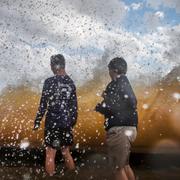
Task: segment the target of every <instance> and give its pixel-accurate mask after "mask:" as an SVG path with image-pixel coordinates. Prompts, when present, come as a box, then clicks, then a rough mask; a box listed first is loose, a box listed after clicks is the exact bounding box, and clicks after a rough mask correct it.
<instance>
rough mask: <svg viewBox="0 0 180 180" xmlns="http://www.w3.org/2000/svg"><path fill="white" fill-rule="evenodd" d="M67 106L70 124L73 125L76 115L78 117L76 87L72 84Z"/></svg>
mask: <svg viewBox="0 0 180 180" xmlns="http://www.w3.org/2000/svg"><path fill="white" fill-rule="evenodd" d="M69 108H70V111H69V112H70V117H71V120H72V126H74V125H75V124H76V122H77V117H78V103H77V95H76V87H75V85H74V84H73V88H72V93H71V97H70V101H69Z"/></svg>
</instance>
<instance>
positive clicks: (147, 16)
mask: <svg viewBox="0 0 180 180" xmlns="http://www.w3.org/2000/svg"><path fill="white" fill-rule="evenodd" d="M163 19H164V13H163V12H161V11H157V12H156V13H153V12H145V13H144V19H143V20H144V25H145V28H146V29H147V30H148V31H152V30H156V28H157V27H159V26H161V25H162V20H163Z"/></svg>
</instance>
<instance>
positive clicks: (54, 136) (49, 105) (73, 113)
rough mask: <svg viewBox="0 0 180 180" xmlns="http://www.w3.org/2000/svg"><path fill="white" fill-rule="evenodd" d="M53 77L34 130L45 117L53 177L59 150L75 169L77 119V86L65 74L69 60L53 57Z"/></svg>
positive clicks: (48, 168)
mask: <svg viewBox="0 0 180 180" xmlns="http://www.w3.org/2000/svg"><path fill="white" fill-rule="evenodd" d="M51 70H52V71H53V73H54V76H53V77H50V78H48V79H46V80H45V82H44V86H43V90H42V96H41V100H40V105H39V109H38V112H37V115H36V119H35V121H34V130H36V129H38V128H39V127H40V121H41V120H42V118H43V116H44V114H45V113H46V118H45V131H44V143H45V146H46V163H45V167H46V171H47V173H48V174H49V175H53V174H54V173H55V155H56V150H57V149H61V152H62V155H63V157H64V160H65V165H66V167H67V168H68V169H70V170H72V169H74V168H75V164H74V161H73V158H72V156H71V153H70V146H71V145H72V144H73V133H72V129H73V126H74V125H75V124H76V120H77V108H78V107H77V97H76V87H75V85H74V82H73V81H72V80H71V78H70V77H69V76H68V75H67V74H66V71H65V59H64V57H63V56H62V55H61V54H57V55H54V56H51Z"/></svg>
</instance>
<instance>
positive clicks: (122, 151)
mask: <svg viewBox="0 0 180 180" xmlns="http://www.w3.org/2000/svg"><path fill="white" fill-rule="evenodd" d="M108 68H109V75H110V77H111V79H112V81H111V82H110V83H109V84H108V86H107V88H106V90H105V91H104V92H103V95H102V97H103V98H104V100H103V101H102V103H99V104H97V106H96V111H97V112H100V113H101V114H103V115H104V116H105V123H104V124H105V129H106V131H107V137H106V144H107V146H108V155H109V156H110V157H111V160H113V161H112V162H113V167H114V168H115V170H116V171H115V179H116V180H128V179H129V180H135V176H134V173H133V171H132V169H131V167H130V165H129V155H130V148H131V142H133V141H134V140H135V138H136V134H137V132H136V127H137V124H138V116H137V100H136V97H135V95H134V92H133V90H132V87H131V85H130V83H129V81H128V79H127V77H126V72H127V63H126V61H125V60H124V59H123V58H118V57H117V58H114V59H112V60H111V61H110V63H109V65H108Z"/></svg>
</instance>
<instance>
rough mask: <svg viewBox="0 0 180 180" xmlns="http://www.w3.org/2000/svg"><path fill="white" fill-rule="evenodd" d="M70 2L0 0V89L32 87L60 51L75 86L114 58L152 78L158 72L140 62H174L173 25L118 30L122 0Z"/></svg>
mask: <svg viewBox="0 0 180 180" xmlns="http://www.w3.org/2000/svg"><path fill="white" fill-rule="evenodd" d="M71 2H72V3H70V1H69V0H64V1H58V0H56V1H40V0H38V1H32V2H31V1H26V3H21V1H10V0H9V1H4V3H2V2H0V4H1V6H0V17H1V19H0V32H1V33H0V36H1V40H0V66H1V69H0V90H1V89H2V88H4V87H7V85H20V84H26V83H30V84H31V85H32V87H37V84H39V83H42V82H41V80H42V79H44V78H46V77H48V76H49V74H50V73H51V72H50V68H49V57H50V56H51V55H52V54H54V53H63V54H64V55H65V58H66V59H67V65H68V66H67V67H68V72H69V73H70V74H71V73H72V76H73V79H75V81H76V82H77V83H78V85H81V84H82V83H83V82H85V81H86V80H89V79H92V78H93V76H94V70H100V69H98V66H99V65H102V66H103V67H104V66H106V65H107V62H108V61H109V60H110V59H111V58H113V57H115V56H124V58H125V59H126V60H127V62H128V64H129V72H130V73H129V76H130V77H131V78H132V79H133V78H138V77H139V76H140V75H142V76H152V75H151V72H152V71H153V72H156V73H157V74H160V72H159V71H157V69H156V68H153V67H152V68H151V69H150V70H149V71H148V70H147V69H148V68H149V67H147V66H145V65H143V62H144V61H145V60H148V61H150V60H151V59H155V61H157V62H158V63H159V64H160V65H161V64H165V65H167V64H168V67H169V68H171V64H172V63H178V62H179V57H180V55H179V51H178V49H177V47H179V46H177V45H179V44H178V43H179V42H180V41H178V35H179V34H180V32H179V29H180V28H179V26H176V27H174V30H173V31H171V30H170V29H168V28H161V29H160V28H159V30H158V31H157V32H156V33H153V34H147V35H144V36H143V35H136V34H133V33H130V32H127V31H125V30H123V29H121V28H120V25H119V24H120V23H121V21H123V18H124V17H125V15H126V12H127V10H126V5H124V3H122V2H119V1H117V0H113V1H110V2H109V1H105V0H103V1H101V2H103V4H102V3H97V4H96V3H95V1H92V3H89V1H77V0H76V1H71ZM46 3H47V4H46ZM99 11H100V12H99ZM153 16H155V15H153ZM156 18H158V17H156ZM149 23H151V21H150V22H149ZM152 51H153V53H152ZM102 56H103V58H102ZM138 60H141V63H139V61H138ZM77 67H78V68H77ZM99 67H100V66H99ZM103 71H104V69H103ZM132 72H133V73H132ZM163 73H166V68H164V70H163ZM79 74H80V75H79ZM161 75H162V74H161ZM151 78H152V77H151ZM153 78H154V79H155V78H157V77H153ZM153 78H152V79H153Z"/></svg>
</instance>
